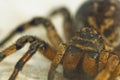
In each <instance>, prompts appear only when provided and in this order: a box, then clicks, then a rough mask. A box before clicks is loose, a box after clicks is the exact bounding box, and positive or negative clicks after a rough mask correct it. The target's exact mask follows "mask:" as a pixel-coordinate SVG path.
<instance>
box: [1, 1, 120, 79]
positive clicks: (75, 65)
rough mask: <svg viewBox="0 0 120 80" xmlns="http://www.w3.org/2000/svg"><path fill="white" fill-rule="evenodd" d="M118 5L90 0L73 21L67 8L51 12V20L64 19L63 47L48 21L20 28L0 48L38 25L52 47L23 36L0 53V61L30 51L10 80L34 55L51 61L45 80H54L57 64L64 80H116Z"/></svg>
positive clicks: (39, 19)
mask: <svg viewBox="0 0 120 80" xmlns="http://www.w3.org/2000/svg"><path fill="white" fill-rule="evenodd" d="M119 4H120V2H119V0H89V1H87V2H85V3H84V4H83V5H82V7H81V8H80V9H79V10H78V12H77V14H76V18H75V20H73V19H72V17H71V15H70V13H69V11H68V10H67V9H66V8H60V9H56V10H54V11H53V12H52V13H51V14H50V16H54V15H55V14H58V13H61V14H62V15H63V17H64V23H63V24H64V25H63V28H64V32H65V37H66V41H67V42H65V43H64V42H63V41H62V39H61V38H60V37H59V36H58V34H57V32H56V30H55V28H54V26H53V24H52V23H51V22H50V20H49V19H46V18H42V17H37V18H34V19H33V20H31V21H29V22H27V23H25V24H22V25H20V26H19V27H18V28H17V29H15V30H14V31H13V32H12V33H11V34H10V35H9V36H8V37H7V38H6V39H5V40H3V41H2V42H1V44H0V45H3V44H4V43H6V41H7V40H9V39H10V38H12V37H13V36H14V35H15V34H16V33H18V32H23V31H24V30H27V29H29V28H31V27H35V26H37V25H40V24H42V25H43V26H44V27H45V28H46V30H47V36H48V38H49V40H50V42H51V44H52V45H49V44H48V43H46V42H45V41H43V40H41V39H38V38H36V37H34V36H23V37H21V38H20V39H18V40H17V41H16V43H15V44H13V45H11V46H10V47H8V48H7V49H5V50H4V51H2V52H1V53H0V61H2V60H3V59H4V58H5V57H7V56H8V55H10V54H12V53H14V52H15V51H17V50H20V49H21V48H22V47H23V46H24V45H25V44H26V43H28V42H29V43H30V47H29V50H28V51H27V52H26V53H25V55H24V56H23V57H22V58H21V59H20V60H19V61H18V62H17V64H16V65H15V69H14V71H13V73H12V75H11V77H10V78H9V80H15V78H16V76H17V75H18V72H19V71H20V70H22V68H23V66H24V65H25V63H26V62H27V61H28V60H29V59H30V58H31V57H32V56H33V55H34V54H35V53H36V51H39V52H41V53H43V55H44V56H46V57H47V58H48V59H50V60H52V64H51V67H50V70H49V73H48V80H53V79H54V74H55V70H56V68H57V66H58V64H62V65H63V69H64V72H63V73H64V76H65V77H66V78H68V79H69V80H94V79H95V80H110V79H111V80H112V79H115V78H116V77H117V76H119V75H120V64H119V57H118V56H117V55H116V53H115V50H119V48H120V47H119V45H118V46H117V45H116V44H115V42H116V41H117V38H118V34H119V32H118V31H117V29H118V28H119V27H118V26H119V25H120V24H119V19H120V16H119V13H120V6H119ZM74 21H75V22H74ZM74 24H75V25H74ZM81 26H82V27H81ZM83 26H86V27H83ZM79 28H80V29H79ZM77 29H79V30H77ZM117 43H118V41H117Z"/></svg>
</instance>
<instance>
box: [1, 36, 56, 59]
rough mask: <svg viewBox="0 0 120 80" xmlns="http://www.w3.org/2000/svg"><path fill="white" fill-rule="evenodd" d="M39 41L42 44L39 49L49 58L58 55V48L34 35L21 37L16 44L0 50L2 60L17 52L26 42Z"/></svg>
mask: <svg viewBox="0 0 120 80" xmlns="http://www.w3.org/2000/svg"><path fill="white" fill-rule="evenodd" d="M35 41H38V44H40V46H42V47H39V51H40V52H41V53H43V55H45V56H46V57H47V58H48V59H51V60H52V59H53V58H54V57H55V55H56V50H54V48H52V47H51V46H49V45H48V44H47V43H45V42H44V41H42V40H40V39H37V38H36V37H33V36H23V37H21V38H19V39H18V40H17V41H16V43H15V44H13V45H11V46H10V47H8V48H7V49H5V50H4V51H2V52H0V61H2V60H3V59H4V58H5V57H7V56H9V55H11V54H12V53H14V52H16V51H17V50H20V49H21V48H22V47H24V45H25V44H26V43H28V42H29V43H30V44H31V45H32V44H33V42H35Z"/></svg>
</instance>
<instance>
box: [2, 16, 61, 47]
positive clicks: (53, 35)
mask: <svg viewBox="0 0 120 80" xmlns="http://www.w3.org/2000/svg"><path fill="white" fill-rule="evenodd" d="M40 24H42V25H43V26H44V27H45V29H46V30H47V36H48V39H49V40H50V42H51V43H52V45H53V46H54V47H55V48H57V47H58V45H59V43H60V42H62V40H61V38H60V37H59V35H58V33H57V32H56V30H55V28H54V25H53V24H52V23H51V21H50V20H48V19H46V18H42V17H36V18H33V19H32V20H31V21H29V22H26V23H24V24H22V25H20V26H18V27H17V28H16V29H15V30H13V31H12V32H11V33H10V34H9V35H8V36H7V37H6V38H5V39H4V40H3V41H1V42H0V46H2V45H4V44H5V43H6V42H7V41H9V40H10V39H11V38H12V37H13V36H15V35H16V33H21V32H23V31H25V30H27V29H29V28H32V27H37V26H38V25H40Z"/></svg>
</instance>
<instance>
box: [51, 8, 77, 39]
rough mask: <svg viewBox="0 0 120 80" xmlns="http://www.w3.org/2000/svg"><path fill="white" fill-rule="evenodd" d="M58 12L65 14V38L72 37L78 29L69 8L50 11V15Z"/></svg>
mask: <svg viewBox="0 0 120 80" xmlns="http://www.w3.org/2000/svg"><path fill="white" fill-rule="evenodd" d="M56 14H61V15H62V16H63V20H64V21H63V29H64V34H65V38H66V40H69V39H71V38H72V37H73V36H74V33H75V30H76V29H75V26H74V23H73V19H72V17H71V14H70V12H69V10H68V9H66V8H65V7H63V8H59V9H55V10H53V12H51V13H50V15H49V17H52V16H54V15H56Z"/></svg>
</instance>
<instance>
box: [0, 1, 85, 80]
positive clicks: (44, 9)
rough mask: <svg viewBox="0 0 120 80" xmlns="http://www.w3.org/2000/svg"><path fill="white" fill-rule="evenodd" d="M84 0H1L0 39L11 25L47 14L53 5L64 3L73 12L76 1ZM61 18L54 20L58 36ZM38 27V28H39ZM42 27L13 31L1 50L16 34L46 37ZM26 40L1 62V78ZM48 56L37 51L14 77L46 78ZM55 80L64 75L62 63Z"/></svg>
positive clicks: (4, 78)
mask: <svg viewBox="0 0 120 80" xmlns="http://www.w3.org/2000/svg"><path fill="white" fill-rule="evenodd" d="M83 1H85V0H79V1H78V0H76V1H73V0H49V1H48V0H0V41H1V40H2V39H4V38H5V37H6V36H7V35H8V34H9V33H10V32H11V31H12V30H13V29H14V28H16V27H17V26H18V25H19V24H21V23H23V22H26V21H28V20H30V19H32V18H33V17H36V16H46V15H47V14H48V13H49V11H50V10H53V8H55V7H60V6H67V7H68V8H69V9H70V11H71V12H72V13H75V11H76V9H77V8H78V6H79V4H81V3H82V2H83ZM59 21H62V19H61V18H60V17H58V19H57V20H56V19H55V20H54V21H53V22H54V23H57V24H55V25H56V26H57V27H56V28H57V30H58V32H59V34H60V36H62V35H63V33H61V32H62V29H61V28H60V27H61V25H60V24H61V23H59ZM38 29H39V30H38ZM45 33H46V32H45V29H44V28H43V27H39V28H36V29H30V30H28V31H26V32H24V33H22V34H18V35H16V36H15V37H14V38H13V39H12V40H11V41H9V42H8V43H6V45H5V46H4V47H0V50H3V49H5V48H6V47H8V46H9V45H11V44H13V43H14V42H15V41H16V40H17V39H18V38H19V37H21V36H23V35H34V36H40V38H41V39H43V40H46V41H48V39H47V38H46V34H45ZM28 47H29V44H28V45H26V46H25V47H24V48H23V49H22V50H20V51H18V52H16V53H14V54H13V55H11V56H9V57H7V58H6V59H4V61H2V62H1V63H0V80H7V79H8V78H9V76H10V74H11V73H12V71H13V68H14V65H15V64H16V62H17V61H18V60H19V59H20V57H22V55H23V54H24V53H25V52H26V51H27V49H28ZM50 63H51V61H49V60H48V59H46V58H45V57H43V56H42V55H41V54H39V53H36V54H35V55H34V56H33V57H32V59H31V60H30V61H29V62H28V63H27V64H26V65H25V67H24V68H23V70H22V72H20V73H19V75H18V77H17V79H16V80H47V73H48V70H49V68H50ZM56 80H65V79H63V74H62V67H61V66H60V67H59V69H58V70H57V73H56Z"/></svg>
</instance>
